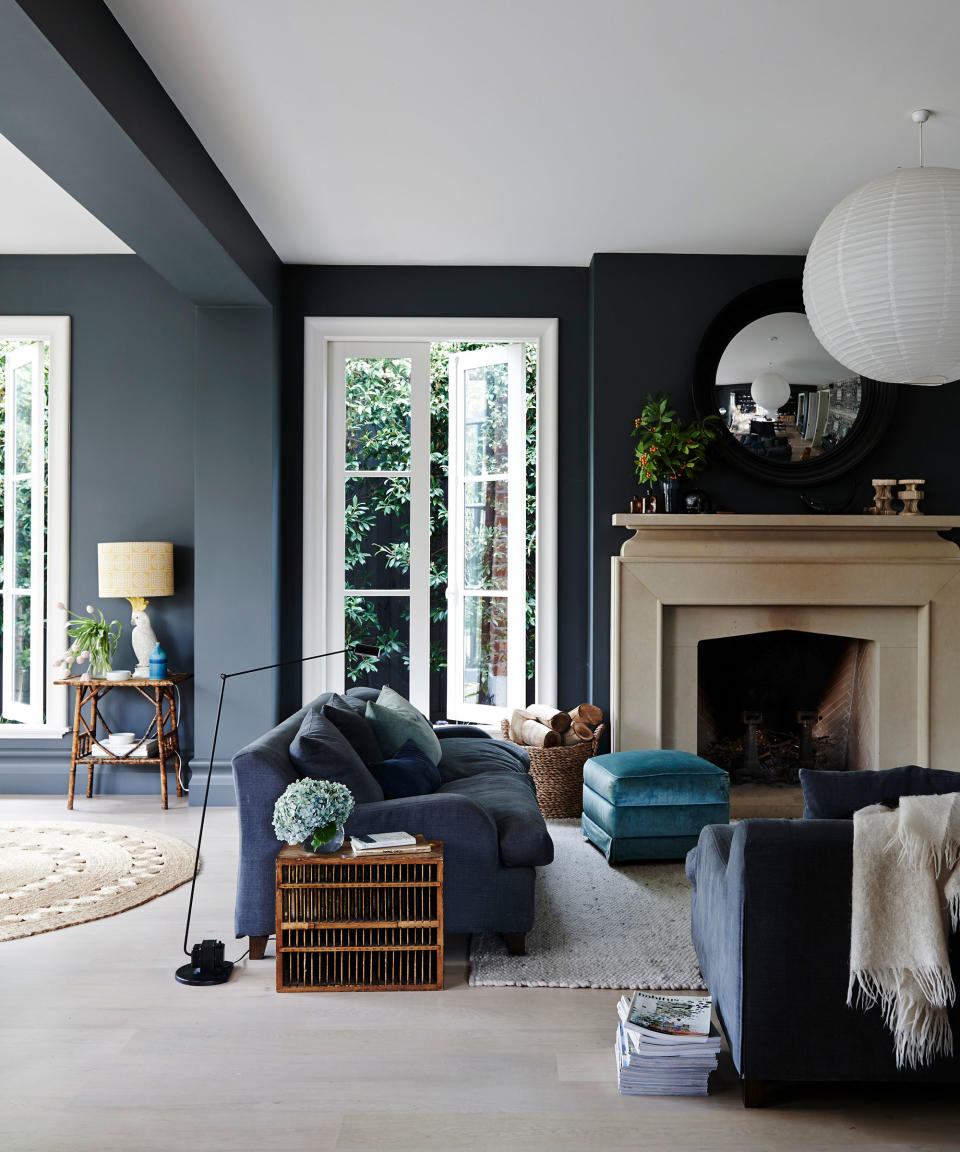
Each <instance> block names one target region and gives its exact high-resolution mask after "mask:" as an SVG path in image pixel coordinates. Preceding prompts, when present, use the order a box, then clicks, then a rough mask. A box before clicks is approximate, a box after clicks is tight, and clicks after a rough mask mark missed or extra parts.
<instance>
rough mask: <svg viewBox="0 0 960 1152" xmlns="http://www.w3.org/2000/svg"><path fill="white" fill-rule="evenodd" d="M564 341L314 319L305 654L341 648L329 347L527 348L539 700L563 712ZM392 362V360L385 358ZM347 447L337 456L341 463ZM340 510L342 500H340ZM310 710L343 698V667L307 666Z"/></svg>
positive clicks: (512, 322) (490, 320)
mask: <svg viewBox="0 0 960 1152" xmlns="http://www.w3.org/2000/svg"><path fill="white" fill-rule="evenodd" d="M558 334H559V323H558V320H557V318H556V317H522V318H521V317H499V318H497V317H484V318H477V317H472V318H468V317H454V318H451V317H384V316H308V317H306V318H305V319H304V397H303V417H304V436H303V627H302V644H303V653H304V654H305V655H312V654H314V653H320V652H328V651H331V650H334V649H336V648H337V647H341V648H342V647H343V645H342V643H341V644H339V645H337V644H335V643H334V642H333V641H334V640H335V634H334V633H333V632H332V631H331V629H330V626H329V624H328V620H329V615H328V609H329V604H330V599H331V597H330V593H329V590H328V586H327V579H326V574H327V571H328V569H327V563H328V555H329V540H328V537H329V533H328V526H327V520H326V512H327V509H328V507H329V501H330V499H331V498H332V497H331V494H330V492H329V491H328V469H327V452H328V450H329V449H328V430H329V428H330V419H331V417H332V412H331V408H332V404H331V380H330V368H329V360H330V355H329V345H330V344H331V343H332V342H339V341H344V342H351V341H353V342H362V343H364V344H369V343H373V344H377V345H381V346H383V345H387V344H389V345H391V346H396V345H398V344H403V343H428V344H432V343H436V342H438V341H457V340H462V341H465V342H466V341H469V342H471V343H475V344H482V343H489V344H496V343H503V342H506V343H515V342H516V343H524V344H533V345H536V348H537V525H536V531H537V609H536V625H535V628H536V684H535V692H536V696H537V699H538V700H542V701H553V702H556V693H557V541H558V525H557V512H558V509H557V426H558V397H557V393H558ZM383 354H384V355H392V354H393V353H392V352H391V353H383ZM342 443H343V442H342V440H341V441H340V444H339V446H338V447H339V452H340V454H341V455H342ZM338 498H339V499H341V500H342V493H338ZM302 667H303V701H304V703H306V702H308V701H310V700H312V699H313V698H314V697H315V696H318V695H319V694H320V693H321V692H327V691H333V690H334V689H335V688H342V685H343V665H342V662H339V661H337V660H336V658H333V659H329V660H315V661H311V662H309V663H307V664H304V665H303V666H302Z"/></svg>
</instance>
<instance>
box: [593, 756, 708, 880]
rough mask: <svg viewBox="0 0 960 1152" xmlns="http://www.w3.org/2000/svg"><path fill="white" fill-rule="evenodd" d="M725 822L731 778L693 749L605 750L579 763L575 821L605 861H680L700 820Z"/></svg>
mask: <svg viewBox="0 0 960 1152" xmlns="http://www.w3.org/2000/svg"><path fill="white" fill-rule="evenodd" d="M729 821H730V777H729V776H728V775H727V773H726V772H724V770H723V769H722V768H717V767H716V765H714V764H711V763H710V762H709V761H708V760H703V759H702V758H701V757H699V756H694V755H693V753H692V752H675V751H672V750H670V749H666V748H664V749H654V750H650V751H636V752H611V753H609V754H607V755H606V756H592V757H591V758H590V759H589V760H588V761H587V762H586V764H585V765H584V766H583V817H582V820H581V823H580V827H581V829H582V831H583V834H584V836H586V838H587V839H588V840H591V841H592V842H593V843H594V844H596V846H597V847H598V848H599V849H600V850H601V851H602V852H603V854H604V855H605V856H606V858H607V860H609V861H610V863H611V864H620V863H624V862H625V861H627V860H679V859H681V858H682V857H683V856H685V855H686V853H687V852H688V850H689V849H690V848H693V847H695V845H696V843H697V839H698V837H699V835H700V829H701V828H703V827H704V826H705V825H706V824H727V823H729Z"/></svg>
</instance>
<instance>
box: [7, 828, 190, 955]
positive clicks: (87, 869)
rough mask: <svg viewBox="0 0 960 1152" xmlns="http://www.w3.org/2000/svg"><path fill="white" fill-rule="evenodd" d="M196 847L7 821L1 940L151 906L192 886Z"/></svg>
mask: <svg viewBox="0 0 960 1152" xmlns="http://www.w3.org/2000/svg"><path fill="white" fill-rule="evenodd" d="M194 853H195V849H193V848H191V847H190V845H189V844H186V843H184V841H183V840H176V839H174V838H173V837H172V836H164V835H161V834H160V833H159V832H148V831H147V829H145V828H128V827H126V826H124V825H122V824H80V823H76V824H74V823H67V822H64V823H49V822H47V821H41V820H19V821H15V822H13V823H4V822H0V940H15V939H17V938H19V937H21V936H35V935H37V934H38V933H40V932H53V931H54V930H55V929H57V928H67V927H70V926H71V925H73V924H83V923H85V922H86V921H87V920H100V919H102V918H103V917H104V916H115V915H116V914H117V913H118V912H126V910H127V909H128V908H133V907H135V906H136V905H137V904H145V903H146V902H147V901H148V900H152V899H153V898H154V897H155V896H162V895H163V893H164V892H169V891H170V890H171V889H173V888H176V887H177V886H178V885H180V884H183V883H185V882H186V881H187V880H189V879H190V877H191V876H192V874H193V860H194Z"/></svg>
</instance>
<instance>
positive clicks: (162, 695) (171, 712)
mask: <svg viewBox="0 0 960 1152" xmlns="http://www.w3.org/2000/svg"><path fill="white" fill-rule="evenodd" d="M189 679H190V673H189V672H171V673H170V674H169V675H168V676H167V677H166V678H165V679H163V680H143V679H138V678H135V677H132V678H131V679H129V680H98V679H93V678H90V679H88V680H84V679H83V678H82V677H81V676H68V677H67V678H66V679H65V680H57V681H56V683H57V684H65V685H66V686H67V687H68V688H75V689H76V693H77V695H76V703H75V705H74V710H73V747H72V749H71V752H70V785H69V789H68V792H67V807H68V808H72V807H73V794H74V787H75V783H76V777H77V765H78V764H86V766H87V799H88V800H89V799H90V798H91V797H92V796H93V769H94V767H95V766H96V765H97V764H116V763H131V764H159V765H160V798H161V805H162V807H164V808H166V807H167V761H168V760H169V759H170V758H172V757H174V756H175V755H177V754H178V753H179V751H180V737H179V733H178V726H179V717H178V716H177V698H176V689H177V686H178V685H180V684H182V683H183V682H184V680H189ZM115 688H119V689H130V688H133V689H134V690H135V691H137V692H139V693H140V695H141V696H143V697H144V699H145V700H149V701H150V703H151V704H152V705H153V708H154V715H153V719H152V720H151V721H150V726H149V728H148V729H147V731H146V734H145V735H144V736H142V737H141V739H140V741H139V743H138V744H137V745H136V748H140V747H141V746H142V745H144V744H149V742H150V741H151V740H156V742H157V754H156V756H134V755H133V751H135V749H133V750H131V752H128V753H126V755H124V756H112V755H110V754H109V753H101V752H97V751H95V750H94V744H100V746H101V747H103V744H102V741H103V739H104V737H105V736H109V735H110V727H109V725H108V724H107V723H106V721H105V720H104V719H103V717H102V716H101V714H100V701H101V700H102V699H103V698H104V696H106V695H107V693H108V692H112V691H113V690H114V689H115ZM84 709H86V712H84ZM98 728H100V729H102V733H100V734H98V731H97V730H98ZM175 776H176V782H177V795H178V796H182V795H183V788H182V787H181V786H180V774H179V772H176V773H175Z"/></svg>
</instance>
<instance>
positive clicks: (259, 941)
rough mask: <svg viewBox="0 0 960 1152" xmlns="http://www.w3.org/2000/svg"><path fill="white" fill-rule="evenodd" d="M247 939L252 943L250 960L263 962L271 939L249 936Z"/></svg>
mask: <svg viewBox="0 0 960 1152" xmlns="http://www.w3.org/2000/svg"><path fill="white" fill-rule="evenodd" d="M247 939H248V940H249V941H250V959H251V960H262V959H263V954H264V952H266V950H267V941H268V940H269V939H270V937H269V936H248V937H247Z"/></svg>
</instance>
